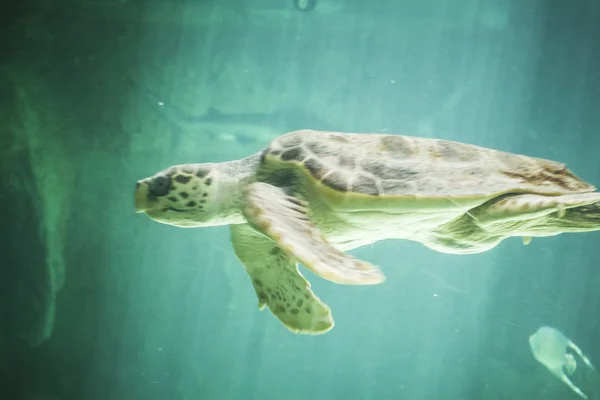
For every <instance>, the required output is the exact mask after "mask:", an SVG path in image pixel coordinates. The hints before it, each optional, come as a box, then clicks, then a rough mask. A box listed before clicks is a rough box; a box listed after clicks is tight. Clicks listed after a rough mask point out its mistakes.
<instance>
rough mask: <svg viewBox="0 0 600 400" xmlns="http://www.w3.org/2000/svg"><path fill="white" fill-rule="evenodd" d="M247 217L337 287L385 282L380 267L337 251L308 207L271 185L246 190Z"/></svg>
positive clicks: (252, 186)
mask: <svg viewBox="0 0 600 400" xmlns="http://www.w3.org/2000/svg"><path fill="white" fill-rule="evenodd" d="M244 195H245V205H244V208H243V213H244V216H245V217H246V219H247V220H248V222H249V223H250V225H252V226H253V227H254V228H255V229H256V230H258V231H259V232H262V233H263V234H265V235H266V236H268V237H270V238H271V239H272V240H273V241H275V243H277V245H278V246H279V247H280V248H282V249H283V250H285V251H287V252H288V253H290V254H291V255H292V256H293V257H294V258H295V259H296V260H298V261H299V262H300V263H301V264H302V265H304V266H305V267H306V268H308V269H310V270H311V271H312V272H314V273H315V274H317V275H319V276H320V277H322V278H324V279H327V280H330V281H332V282H335V283H341V284H349V285H374V284H377V283H381V282H383V281H384V280H385V276H384V275H383V273H382V272H381V271H380V270H379V268H377V267H376V266H374V265H372V264H369V263H367V262H365V261H361V260H357V259H356V258H353V257H350V256H349V255H347V254H345V253H343V252H341V251H339V250H337V249H336V248H334V247H333V246H332V245H331V244H329V243H328V242H327V240H326V239H325V238H324V237H323V234H322V233H321V231H320V230H319V228H318V227H317V226H316V225H315V224H314V223H312V222H311V221H310V219H309V217H308V213H307V205H306V203H305V202H303V201H302V200H299V199H297V198H295V197H292V196H288V195H287V194H286V193H285V191H284V190H283V189H281V188H278V187H276V186H272V185H269V184H267V183H262V182H258V183H253V184H250V185H248V187H246V189H245V192H244Z"/></svg>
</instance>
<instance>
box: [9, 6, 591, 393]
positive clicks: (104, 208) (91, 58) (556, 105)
mask: <svg viewBox="0 0 600 400" xmlns="http://www.w3.org/2000/svg"><path fill="white" fill-rule="evenodd" d="M0 15H1V17H0V18H1V21H2V23H1V24H0V30H1V32H2V33H1V34H0V45H1V49H2V51H1V54H0V105H1V106H0V121H1V122H0V127H1V131H0V160H1V163H0V165H1V168H2V172H3V174H2V176H3V178H4V179H3V181H2V182H3V184H4V185H3V190H2V191H1V194H0V207H1V208H2V210H4V212H3V213H2V214H3V218H2V220H3V223H2V226H3V227H4V229H3V230H2V238H3V241H2V243H3V246H2V253H1V254H2V256H3V257H2V262H1V263H0V399H7V400H20V399H25V400H34V399H35V400H51V399H53V400H96V399H98V400H100V399H101V400H138V399H139V400H163V399H164V400H171V399H173V400H190V399H200V400H229V399H235V400H237V399H244V400H246V399H248V400H250V399H257V400H259V399H260V400H296V399H298V400H307V399H311V400H330V399H331V400H334V399H335V400H337V399H357V400H358V399H364V400H367V399H368V400H371V399H377V400H379V399H382V400H385V399H407V400H422V399H423V400H438V399H439V400H491V399H499V400H500V399H511V400H512V399H517V400H519V399H544V400H547V399H560V400H567V399H577V398H579V397H578V396H577V394H575V393H574V392H572V391H571V390H570V389H569V388H568V387H567V386H566V385H565V384H564V383H562V382H560V380H559V379H556V378H555V377H553V376H552V374H550V373H549V372H548V370H546V369H545V368H544V367H543V366H542V365H540V363H538V362H537V361H536V360H535V359H534V357H533V354H532V352H531V350H530V347H529V343H528V338H529V336H530V335H531V334H533V333H534V332H535V331H536V330H537V329H538V328H539V327H540V326H544V325H549V326H552V327H556V328H558V329H560V330H561V331H562V332H563V333H564V334H565V335H566V336H567V337H569V338H570V339H571V340H572V341H573V342H575V343H576V344H577V345H578V346H579V347H580V348H581V349H582V351H583V352H584V353H585V354H586V355H587V356H588V357H589V358H590V360H591V362H592V363H594V362H595V361H596V362H597V363H598V364H599V365H600V346H599V345H598V337H599V335H600V317H599V316H598V311H597V310H598V308H599V307H600V296H599V295H598V291H599V290H600V273H598V271H597V267H598V265H599V263H600V252H599V251H598V242H599V241H600V233H597V232H591V233H576V234H563V235H558V236H553V237H547V238H534V239H533V241H532V242H531V244H529V245H528V246H523V244H522V240H521V238H509V239H507V240H505V241H503V242H502V243H501V244H500V245H499V246H498V247H496V248H494V249H493V250H491V251H488V252H484V253H481V254H476V255H447V254H441V253H437V252H434V251H432V250H430V249H427V248H426V247H424V246H423V245H421V244H419V243H416V242H411V241H382V242H378V243H375V244H373V245H370V246H365V247H362V248H359V249H356V250H352V251H351V252H350V253H351V254H352V255H353V256H356V257H359V258H362V259H364V260H368V261H369V262H372V263H374V264H376V265H378V266H379V267H381V269H382V270H383V271H384V272H385V274H386V276H387V280H386V282H385V283H383V284H381V285H375V286H344V285H336V284H334V283H331V282H329V281H326V280H323V279H321V278H319V277H317V276H315V275H314V274H312V273H311V272H309V271H308V270H306V269H304V268H302V269H301V270H302V273H303V274H304V276H305V277H306V278H307V279H308V280H309V281H310V282H311V284H312V289H313V291H314V292H315V293H316V294H317V295H318V296H319V297H320V298H321V299H322V300H323V301H325V302H326V303H327V304H328V305H329V306H330V307H331V309H332V313H333V317H334V318H335V327H334V328H333V329H332V330H331V331H330V332H328V333H326V334H324V335H319V336H300V335H294V334H293V333H291V332H289V331H288V330H286V329H285V328H284V327H283V326H282V325H281V323H280V322H279V321H278V320H277V319H276V318H275V317H274V316H273V315H272V314H271V313H270V312H269V311H268V310H264V311H262V312H261V311H259V310H258V309H257V298H256V294H255V293H254V289H253V288H252V285H251V282H250V279H249V278H248V276H247V274H246V273H245V272H244V269H243V268H242V266H241V265H240V263H239V261H238V260H237V259H236V258H235V256H234V253H233V250H232V247H231V244H230V240H229V229H228V227H226V226H222V227H213V228H204V229H180V228H176V227H172V226H168V225H163V224H158V223H156V222H153V221H152V220H150V219H149V218H147V217H146V216H144V215H141V214H136V213H135V210H134V207H133V190H134V184H135V182H136V181H137V180H138V179H141V178H144V177H147V176H149V175H152V174H154V173H155V172H157V171H159V170H162V169H164V168H167V167H169V166H171V165H175V164H183V163H201V162H221V161H229V160H233V159H239V158H242V157H246V156H248V155H250V154H253V153H254V152H257V151H259V150H261V149H263V148H265V147H266V146H267V145H268V143H269V142H270V141H271V140H272V139H273V138H275V137H277V136H279V135H281V134H283V133H286V132H290V131H293V130H296V129H318V130H333V131H342V132H372V133H390V134H403V135H412V136H422V137H429V138H438V139H447V140H454V141H460V142H465V143H471V144H476V145H480V146H485V147H490V148H494V149H498V150H503V151H508V152H513V153H521V154H527V155H530V156H535V157H542V158H548V159H552V160H556V161H560V162H564V163H565V164H567V165H568V166H569V168H570V169H571V170H573V171H574V172H575V173H576V174H577V175H578V176H580V177H582V178H583V179H584V180H586V181H588V182H591V183H596V184H600V162H599V161H598V160H599V155H600V150H599V147H600V138H599V136H598V135H599V131H598V127H599V126H600V45H599V44H598V43H599V42H598V40H599V38H600V24H598V21H599V20H600V3H598V2H596V1H593V0H580V1H573V2H564V1H559V0H529V1H500V0H486V1H484V0H456V1H452V2H451V1H442V0H437V1H434V0H425V1H423V0H407V1H382V0H374V1H367V0H360V1H359V0H348V1H342V0H317V2H316V4H315V7H314V9H312V10H309V11H301V10H299V9H298V8H297V7H295V6H294V2H293V1H292V0H248V1H242V0H227V1H226V0H221V1H216V0H171V1H167V0H153V1H142V0H81V1H75V0H66V1H62V2H39V1H38V2H34V1H32V0H28V1H22V2H18V3H17V2H13V3H12V4H11V8H10V9H9V8H6V10H5V11H4V12H1V13H0ZM571 379H572V380H573V381H574V383H576V384H577V386H579V387H580V388H581V390H582V391H583V392H585V393H586V394H587V395H588V396H589V398H590V399H593V398H600V376H598V375H597V374H595V373H593V372H590V371H589V370H586V368H585V366H584V364H583V363H582V362H580V361H578V364H577V369H576V371H575V372H574V374H573V375H572V376H571Z"/></svg>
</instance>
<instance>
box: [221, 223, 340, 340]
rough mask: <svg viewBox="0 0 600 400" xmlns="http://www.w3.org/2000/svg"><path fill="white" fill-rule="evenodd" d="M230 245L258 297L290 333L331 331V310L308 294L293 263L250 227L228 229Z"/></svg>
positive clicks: (303, 280)
mask: <svg viewBox="0 0 600 400" xmlns="http://www.w3.org/2000/svg"><path fill="white" fill-rule="evenodd" d="M231 242H232V243H233V248H234V250H235V254H236V256H237V258H238V259H239V260H240V262H241V263H242V265H243V266H244V268H245V269H246V272H247V273H248V275H250V278H251V279H252V285H253V286H254V290H255V291H256V295H257V296H258V308H259V309H260V310H262V309H263V308H264V307H265V306H267V307H269V310H271V312H272V313H273V314H274V315H275V316H276V317H277V318H278V319H279V320H280V321H281V322H282V323H283V325H285V327H286V328H288V329H289V330H290V331H292V332H294V333H304V334H312V335H318V334H322V333H325V332H327V331H329V330H330V329H331V328H333V324H334V322H333V318H332V316H331V310H330V309H329V307H328V306H327V305H326V304H325V303H323V302H322V301H321V300H320V299H319V298H318V297H317V296H315V294H314V293H313V292H312V290H310V283H309V282H308V281H307V280H306V279H304V277H303V276H302V275H301V274H300V272H299V271H298V267H297V266H296V262H295V261H294V259H293V258H292V257H291V256H290V255H289V254H287V253H286V252H285V251H283V250H281V249H280V248H279V247H277V245H276V244H275V243H274V242H273V241H272V240H271V239H269V238H268V237H266V236H264V235H262V234H260V233H259V232H257V231H256V230H254V229H253V228H252V227H251V226H250V225H248V224H243V225H232V226H231Z"/></svg>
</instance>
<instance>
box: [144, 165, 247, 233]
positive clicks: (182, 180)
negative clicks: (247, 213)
mask: <svg viewBox="0 0 600 400" xmlns="http://www.w3.org/2000/svg"><path fill="white" fill-rule="evenodd" d="M221 165H222V164H216V163H214V164H213V163H211V164H185V165H176V166H174V167H170V168H168V169H166V170H164V171H161V172H159V173H157V174H156V175H154V176H151V177H149V178H145V179H142V180H140V181H138V182H137V183H136V185H135V209H136V211H137V212H138V213H145V214H146V215H148V216H149V217H150V218H152V219H153V220H155V221H158V222H161V223H164V224H168V225H175V226H179V227H200V226H216V225H226V224H231V223H235V222H236V220H238V219H241V213H240V212H239V207H236V202H235V200H236V199H237V198H239V196H237V193H238V192H239V190H237V187H239V182H238V180H237V179H236V178H235V176H232V175H231V174H229V173H227V170H226V169H225V170H224V169H223V168H221Z"/></svg>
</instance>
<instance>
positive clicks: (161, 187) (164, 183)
mask: <svg viewBox="0 0 600 400" xmlns="http://www.w3.org/2000/svg"><path fill="white" fill-rule="evenodd" d="M170 186H171V178H169V177H168V176H164V175H161V176H157V177H156V178H154V179H153V180H152V182H150V185H149V186H148V190H149V191H150V193H151V194H153V195H154V196H166V195H167V193H169V188H170Z"/></svg>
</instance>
